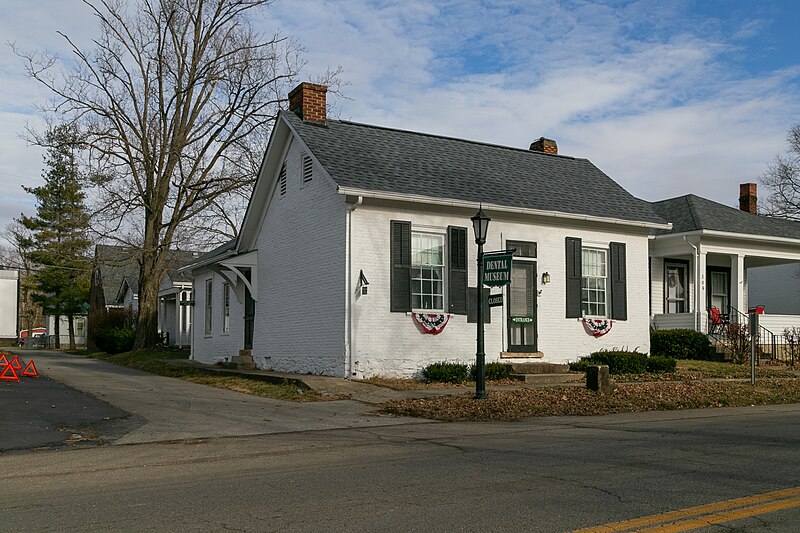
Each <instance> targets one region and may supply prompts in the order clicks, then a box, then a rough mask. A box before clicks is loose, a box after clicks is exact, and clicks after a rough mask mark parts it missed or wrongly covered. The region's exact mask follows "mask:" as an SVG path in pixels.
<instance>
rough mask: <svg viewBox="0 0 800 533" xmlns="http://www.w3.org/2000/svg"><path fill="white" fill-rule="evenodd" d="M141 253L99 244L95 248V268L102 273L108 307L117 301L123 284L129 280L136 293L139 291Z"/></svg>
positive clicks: (101, 278)
mask: <svg viewBox="0 0 800 533" xmlns="http://www.w3.org/2000/svg"><path fill="white" fill-rule="evenodd" d="M138 259H139V251H138V250H137V249H134V248H127V247H124V246H110V245H106V244H98V245H97V246H96V247H95V255H94V260H95V265H96V266H95V268H96V269H98V270H99V271H100V280H101V282H102V284H103V285H102V287H103V297H104V298H105V302H106V305H112V304H114V303H115V302H116V300H117V294H118V292H119V289H120V287H121V286H122V282H123V281H124V280H126V279H127V280H128V284H129V285H130V286H131V288H132V290H133V291H134V292H138V291H139V261H138Z"/></svg>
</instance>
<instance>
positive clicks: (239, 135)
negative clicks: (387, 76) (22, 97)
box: [15, 0, 302, 349]
mask: <svg viewBox="0 0 800 533" xmlns="http://www.w3.org/2000/svg"><path fill="white" fill-rule="evenodd" d="M84 3H85V4H86V5H87V6H88V7H89V9H91V10H92V12H93V13H94V15H95V16H96V17H97V19H98V21H99V26H100V36H99V37H98V38H97V39H95V40H94V41H93V43H94V48H93V50H91V51H86V50H83V49H81V48H80V47H79V46H78V45H77V44H76V43H75V41H73V40H72V39H71V38H70V37H68V36H67V35H65V34H62V35H63V36H64V38H65V39H66V40H67V42H68V43H69V45H70V47H71V50H72V53H73V54H74V58H75V62H74V66H72V67H68V68H67V70H66V71H62V72H54V69H53V67H54V66H56V65H58V61H57V59H56V58H54V57H53V56H50V55H48V54H45V53H31V52H26V51H21V50H18V49H16V50H15V51H16V52H17V54H18V55H20V56H21V57H22V58H23V59H24V60H25V61H26V68H27V71H28V73H29V75H30V76H32V77H33V78H35V79H36V80H38V81H40V82H41V83H43V84H44V85H45V86H46V87H47V88H48V89H49V90H50V91H52V93H53V95H54V99H53V102H52V106H51V107H50V108H49V111H50V112H53V113H57V114H60V115H62V116H65V117H69V118H70V119H72V120H73V121H74V122H75V123H76V124H78V125H79V126H80V127H81V129H82V132H83V133H84V135H85V139H86V142H87V145H88V146H89V147H90V149H91V153H92V154H93V158H92V165H93V173H92V176H93V178H92V182H93V184H94V186H95V187H96V188H97V190H98V191H99V194H98V199H99V201H100V206H101V209H99V210H98V211H97V212H96V213H95V216H94V225H95V227H96V228H98V229H99V230H100V231H101V233H102V234H103V235H104V236H105V237H107V238H113V239H116V240H117V241H119V242H122V243H123V244H129V245H130V244H133V245H135V246H138V247H141V251H142V254H141V269H140V283H139V289H140V292H139V317H138V324H137V337H136V344H135V347H136V348H137V349H141V348H145V347H148V346H152V345H154V344H156V343H157V341H158V332H157V297H158V287H159V282H160V280H161V278H162V276H163V274H164V273H165V272H166V269H167V268H168V267H169V265H168V264H167V262H168V257H169V254H168V252H169V249H170V246H171V245H172V244H173V242H174V240H175V239H176V237H177V236H178V235H179V234H180V232H181V231H187V230H188V228H189V227H190V225H191V224H192V223H193V221H194V220H195V217H197V216H198V215H201V214H203V213H205V212H206V210H207V209H208V208H210V207H214V206H219V205H220V202H221V200H220V198H226V197H235V195H237V194H239V195H240V194H242V191H247V194H249V190H250V189H251V188H252V184H253V181H254V180H255V177H256V175H255V173H253V172H252V165H251V162H252V160H253V157H254V154H257V153H263V149H264V145H261V144H259V145H256V146H254V143H253V142H252V139H256V140H259V139H264V138H265V133H264V131H265V129H268V128H269V127H270V125H271V123H272V120H273V118H274V117H275V115H276V113H277V111H278V109H279V106H280V104H281V103H282V100H283V99H284V98H285V97H284V95H285V94H287V92H288V89H289V88H290V87H291V86H292V85H293V84H294V83H295V81H296V80H295V77H296V73H297V71H298V70H299V69H300V68H301V67H302V62H301V57H300V52H301V50H300V49H299V47H298V46H297V44H296V43H295V42H293V41H292V40H291V39H287V38H285V37H282V36H280V35H278V34H275V35H271V36H267V37H265V36H264V35H262V34H259V33H258V32H256V31H255V30H254V29H253V27H252V25H251V23H250V19H249V17H250V14H251V13H254V12H255V11H256V10H257V9H259V8H262V7H265V6H268V5H269V4H270V3H271V2H270V1H269V0H139V1H138V2H136V3H135V5H129V4H127V3H125V2H123V1H122V0H97V1H89V0H84ZM231 222H236V221H231Z"/></svg>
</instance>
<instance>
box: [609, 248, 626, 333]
mask: <svg viewBox="0 0 800 533" xmlns="http://www.w3.org/2000/svg"><path fill="white" fill-rule="evenodd" d="M609 258H610V259H609V271H610V273H611V291H610V297H611V315H610V318H614V319H616V320H628V293H627V282H626V280H625V278H626V272H625V243H624V242H612V243H610V245H609Z"/></svg>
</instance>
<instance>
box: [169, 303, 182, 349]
mask: <svg viewBox="0 0 800 533" xmlns="http://www.w3.org/2000/svg"><path fill="white" fill-rule="evenodd" d="M181 293H182V292H181V291H178V292H176V293H175V338H174V339H170V341H172V344H173V345H174V346H177V347H178V348H183V330H182V329H181V322H183V320H182V319H183V314H182V313H181Z"/></svg>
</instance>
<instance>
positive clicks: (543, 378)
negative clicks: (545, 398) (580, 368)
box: [511, 373, 585, 385]
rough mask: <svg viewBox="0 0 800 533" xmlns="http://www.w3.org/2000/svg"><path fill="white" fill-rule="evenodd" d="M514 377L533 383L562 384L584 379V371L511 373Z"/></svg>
mask: <svg viewBox="0 0 800 533" xmlns="http://www.w3.org/2000/svg"><path fill="white" fill-rule="evenodd" d="M511 378H512V379H516V380H518V381H522V382H523V383H529V384H532V385H560V384H567V383H578V382H581V381H584V380H585V378H584V375H583V374H582V373H580V374H579V373H574V374H511Z"/></svg>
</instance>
